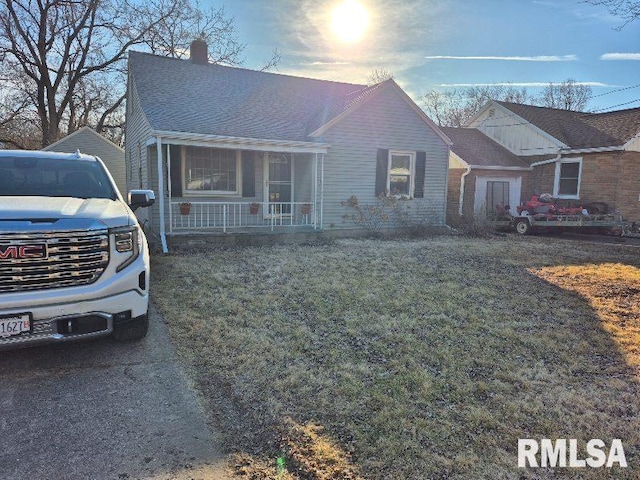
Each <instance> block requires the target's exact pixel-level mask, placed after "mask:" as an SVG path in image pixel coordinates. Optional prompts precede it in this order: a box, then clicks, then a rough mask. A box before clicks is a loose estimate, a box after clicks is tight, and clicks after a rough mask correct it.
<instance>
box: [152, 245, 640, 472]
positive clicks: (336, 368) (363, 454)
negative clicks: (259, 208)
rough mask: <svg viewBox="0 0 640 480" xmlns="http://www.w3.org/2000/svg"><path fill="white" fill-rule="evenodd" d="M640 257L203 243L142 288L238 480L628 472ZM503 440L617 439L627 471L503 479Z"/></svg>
mask: <svg viewBox="0 0 640 480" xmlns="http://www.w3.org/2000/svg"><path fill="white" fill-rule="evenodd" d="M639 254H640V249H637V248H631V247H627V248H624V247H618V246H615V245H591V244H587V243H577V242H569V241H563V240H561V239H549V238H535V237H528V238H522V237H514V236H506V237H496V238H494V239H490V240H475V239H464V238H454V237H437V238H432V239H425V240H419V241H399V240H393V241H383V240H340V241H337V242H336V243H334V244H332V245H325V246H279V247H260V248H258V247H255V248H254V247H248V248H238V249H227V250H212V251H209V252H202V253H181V254H173V255H167V256H155V257H154V258H153V265H152V268H153V280H152V281H153V285H152V295H153V300H154V302H155V303H156V305H158V307H159V309H160V311H161V312H162V313H163V314H164V316H165V318H166V320H167V321H168V323H169V325H170V328H171V332H172V335H173V339H174V342H175V344H176V346H177V348H178V351H179V354H180V355H181V357H182V358H183V359H184V361H185V362H186V364H187V368H188V369H189V371H190V372H191V374H192V376H193V378H194V381H195V383H196V385H197V386H198V388H199V389H200V391H201V392H202V394H203V398H204V399H205V402H207V403H209V405H210V408H209V413H210V414H211V421H212V422H213V423H214V424H215V425H216V426H217V427H218V428H221V429H222V430H223V431H224V432H225V433H226V436H227V438H226V441H227V445H228V446H229V448H230V449H231V450H232V451H235V452H241V455H238V457H237V462H236V463H237V470H238V472H244V473H245V478H283V479H284V478H294V479H297V478H299V479H307V478H318V479H322V478H327V479H333V478H344V479H351V478H367V479H423V478H424V479H426V478H492V479H499V478H609V477H610V476H614V477H616V478H638V475H639V473H638V472H640V455H639V448H640V400H639V399H640V387H639V384H638V380H639V377H638V375H639V374H640V318H639V315H640V268H639V265H640V257H639ZM519 438H535V439H538V440H539V439H542V438H551V439H557V438H566V439H570V438H575V439H578V442H579V446H580V451H579V458H583V459H584V458H586V457H587V455H586V452H585V450H584V446H585V443H586V442H587V441H588V440H590V439H592V438H600V439H602V440H604V441H605V443H606V444H607V446H608V445H610V444H611V440H612V439H614V438H619V439H621V440H622V443H623V445H624V452H625V454H626V459H627V462H628V464H629V467H628V468H626V469H621V468H619V467H617V466H616V467H614V468H613V469H606V468H601V469H579V470H571V469H549V468H544V469H543V468H539V469H518V468H517V446H518V439H519ZM605 452H607V453H608V447H607V449H606V450H605ZM278 457H280V458H282V459H284V467H283V466H282V464H281V465H280V467H276V458H278ZM538 458H539V457H538Z"/></svg>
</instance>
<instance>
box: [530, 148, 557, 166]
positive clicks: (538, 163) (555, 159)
mask: <svg viewBox="0 0 640 480" xmlns="http://www.w3.org/2000/svg"><path fill="white" fill-rule="evenodd" d="M560 158H562V152H558V156H557V157H556V158H550V159H549V160H542V161H541V162H534V163H532V164H531V165H529V166H530V167H531V168H533V167H539V166H540V165H547V164H549V163H555V162H559V161H560Z"/></svg>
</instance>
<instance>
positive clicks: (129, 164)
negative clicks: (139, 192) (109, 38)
mask: <svg viewBox="0 0 640 480" xmlns="http://www.w3.org/2000/svg"><path fill="white" fill-rule="evenodd" d="M150 137H151V126H150V125H149V122H148V121H147V119H146V117H145V115H144V112H143V111H142V108H141V107H140V102H139V100H138V95H137V91H136V88H135V84H134V82H133V79H132V78H129V88H128V93H127V123H126V127H125V171H126V177H127V189H126V191H128V190H132V189H137V188H153V187H150V185H149V172H148V169H147V165H148V162H147V160H148V149H147V140H149V138H150ZM153 190H154V191H155V192H156V194H158V190H157V186H156V188H153ZM123 193H124V192H123ZM153 208H154V209H156V208H157V206H154V207H153ZM149 210H150V209H149V208H139V209H138V210H136V216H137V217H138V218H139V219H140V221H141V222H143V223H147V225H146V226H148V227H151V226H152V222H151V221H150V212H149Z"/></svg>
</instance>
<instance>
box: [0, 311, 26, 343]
mask: <svg viewBox="0 0 640 480" xmlns="http://www.w3.org/2000/svg"><path fill="white" fill-rule="evenodd" d="M30 331H31V315H30V314H28V313H16V314H14V315H10V316H5V317H0V338H3V337H11V336H13V335H20V334H21V333H25V332H30Z"/></svg>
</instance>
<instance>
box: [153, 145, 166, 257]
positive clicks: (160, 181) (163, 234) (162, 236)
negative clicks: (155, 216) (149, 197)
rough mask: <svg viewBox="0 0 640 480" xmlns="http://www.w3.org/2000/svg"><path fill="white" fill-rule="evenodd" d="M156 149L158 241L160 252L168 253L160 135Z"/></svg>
mask: <svg viewBox="0 0 640 480" xmlns="http://www.w3.org/2000/svg"><path fill="white" fill-rule="evenodd" d="M156 150H157V151H158V190H160V192H159V193H160V241H161V242H162V253H169V248H168V247H167V235H166V232H165V225H164V170H163V168H162V139H161V138H160V137H156Z"/></svg>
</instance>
